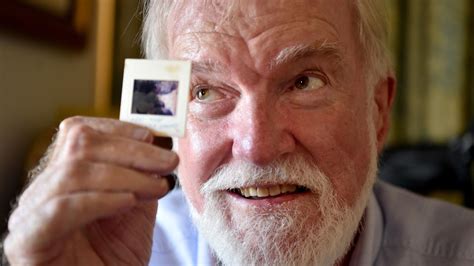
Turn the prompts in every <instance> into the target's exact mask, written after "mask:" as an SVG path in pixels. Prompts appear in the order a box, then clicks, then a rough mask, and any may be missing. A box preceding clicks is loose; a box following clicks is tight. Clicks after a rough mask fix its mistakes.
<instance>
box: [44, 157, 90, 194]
mask: <svg viewBox="0 0 474 266" xmlns="http://www.w3.org/2000/svg"><path fill="white" fill-rule="evenodd" d="M59 167H60V169H58V172H57V173H58V174H56V175H55V176H54V177H53V178H51V182H52V184H50V185H49V187H50V189H51V190H53V194H54V195H59V194H61V192H62V191H69V190H71V189H72V190H74V189H76V188H79V187H80V184H81V183H80V182H79V180H81V179H83V178H82V177H83V175H84V170H83V168H84V167H85V164H84V162H82V161H80V160H69V161H67V162H66V163H64V164H62V165H60V166H59Z"/></svg>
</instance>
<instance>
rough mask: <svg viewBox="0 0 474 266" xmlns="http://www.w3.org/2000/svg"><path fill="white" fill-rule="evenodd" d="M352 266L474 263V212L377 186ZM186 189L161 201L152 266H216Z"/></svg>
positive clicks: (365, 218)
mask: <svg viewBox="0 0 474 266" xmlns="http://www.w3.org/2000/svg"><path fill="white" fill-rule="evenodd" d="M363 219H364V220H363V223H362V228H361V231H360V234H359V237H358V240H357V243H355V247H354V251H353V254H352V257H351V261H350V265H351V266H365V265H383V266H391V265H430V266H431V265H434V266H436V265H440V266H441V265H443V266H444V265H463V266H464V265H466V266H467V265H469V266H473V265H474V211H472V210H468V209H465V208H462V207H458V206H454V205H451V204H448V203H444V202H441V201H437V200H433V199H427V198H423V197H420V196H417V195H415V194H413V193H410V192H408V191H405V190H402V189H399V188H396V187H394V186H392V185H389V184H386V183H384V182H377V183H376V185H375V187H374V190H373V193H372V195H371V197H370V199H369V202H368V206H367V209H366V212H365V215H364V218H363ZM215 264H216V260H215V259H214V257H213V256H212V252H211V250H210V248H209V247H208V246H207V244H206V241H205V240H204V239H203V238H202V236H200V235H199V233H198V232H197V230H196V228H195V227H194V225H193V224H192V221H191V219H190V217H189V212H188V207H187V204H186V201H185V199H184V196H183V193H182V191H181V190H175V191H173V192H171V193H170V194H169V195H167V196H166V197H165V198H163V199H162V200H160V202H159V207H158V214H157V222H156V226H155V230H154V236H153V247H152V257H151V260H150V265H203V266H204V265H215Z"/></svg>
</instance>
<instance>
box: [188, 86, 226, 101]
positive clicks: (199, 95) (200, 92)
mask: <svg viewBox="0 0 474 266" xmlns="http://www.w3.org/2000/svg"><path fill="white" fill-rule="evenodd" d="M193 96H194V97H193V98H194V99H196V100H198V101H200V102H212V101H216V100H219V99H222V98H223V97H224V94H223V93H221V92H219V91H217V90H215V89H212V88H210V87H197V88H195V89H194V93H193Z"/></svg>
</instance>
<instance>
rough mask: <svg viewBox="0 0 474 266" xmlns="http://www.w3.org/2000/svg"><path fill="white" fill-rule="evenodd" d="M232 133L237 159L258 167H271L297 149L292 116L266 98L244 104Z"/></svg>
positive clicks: (248, 100)
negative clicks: (290, 118) (275, 161)
mask: <svg viewBox="0 0 474 266" xmlns="http://www.w3.org/2000/svg"><path fill="white" fill-rule="evenodd" d="M231 132H232V133H233V135H232V137H233V146H232V153H233V157H234V158H235V159H240V160H245V161H248V162H251V163H253V164H256V165H267V164H269V163H271V162H272V161H273V160H275V159H277V158H278V157H280V156H282V155H284V154H286V153H291V152H292V151H293V150H294V149H295V139H294V136H293V135H292V131H291V121H288V114H287V113H285V112H283V110H280V109H279V106H278V105H277V104H275V103H272V102H270V101H268V100H265V99H262V100H258V99H247V100H245V101H242V102H240V103H239V105H238V108H237V110H234V119H233V123H232V130H231Z"/></svg>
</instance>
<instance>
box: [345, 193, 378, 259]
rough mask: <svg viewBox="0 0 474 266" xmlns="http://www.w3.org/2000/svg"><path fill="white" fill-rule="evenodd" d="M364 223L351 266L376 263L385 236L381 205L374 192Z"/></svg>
mask: <svg viewBox="0 0 474 266" xmlns="http://www.w3.org/2000/svg"><path fill="white" fill-rule="evenodd" d="M363 219H364V223H363V224H362V226H361V228H360V235H359V238H358V241H357V243H356V246H355V248H354V251H353V253H352V256H351V261H350V264H349V265H350V266H357V265H374V263H375V259H376V258H377V254H378V252H379V250H380V246H381V243H382V236H383V217H382V212H381V210H380V205H379V204H378V202H377V199H376V198H375V195H374V193H373V192H372V193H371V195H370V198H369V201H368V204H367V208H366V210H365V214H364V218H363Z"/></svg>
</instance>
